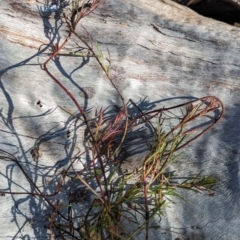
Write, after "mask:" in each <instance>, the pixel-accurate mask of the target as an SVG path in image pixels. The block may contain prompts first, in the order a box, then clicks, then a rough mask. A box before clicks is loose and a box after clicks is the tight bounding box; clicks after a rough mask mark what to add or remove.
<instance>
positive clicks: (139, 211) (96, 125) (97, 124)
mask: <svg viewBox="0 0 240 240" xmlns="http://www.w3.org/2000/svg"><path fill="white" fill-rule="evenodd" d="M103 3H104V2H101V1H100V0H92V1H84V0H77V1H72V4H71V8H70V9H68V10H67V11H65V12H64V13H63V20H64V21H65V23H66V25H67V27H68V35H67V37H66V38H65V40H64V41H63V43H62V44H61V45H58V44H56V45H55V47H54V50H53V52H52V53H51V55H50V56H49V58H48V59H47V60H46V61H45V63H43V64H41V68H42V70H43V71H45V72H46V74H47V75H48V76H49V77H50V78H51V79H52V80H53V81H54V82H55V83H56V84H57V85H58V86H60V87H61V89H62V90H63V91H64V92H65V93H66V94H67V95H68V96H69V97H70V98H71V100H72V101H73V102H74V103H75V105H76V107H77V109H78V111H79V112H80V114H81V116H80V117H78V121H82V122H83V123H84V124H85V126H86V137H87V139H88V146H87V148H86V151H85V152H81V153H78V154H77V155H76V156H75V157H73V158H72V159H71V161H70V164H69V165H68V167H67V168H66V169H64V170H63V171H61V172H59V176H58V178H57V180H56V181H57V184H56V186H57V187H56V189H54V191H53V192H52V193H51V194H46V193H44V191H42V190H41V189H40V188H39V187H38V186H37V185H36V183H35V182H34V179H33V178H32V177H31V176H29V175H28V174H27V172H26V170H25V169H24V167H23V166H22V164H21V163H20V162H19V161H18V159H17V158H16V157H15V156H14V155H13V154H10V153H7V152H6V151H4V150H0V151H1V156H0V158H1V159H2V160H5V161H13V162H14V163H16V164H17V165H18V166H19V168H20V170H21V171H22V173H23V174H24V176H25V177H26V179H27V180H28V181H29V182H30V184H31V186H32V187H33V189H34V191H33V192H27V191H26V192H7V191H0V192H1V193H2V194H29V195H32V196H35V197H37V198H41V199H43V200H44V201H45V203H46V204H47V205H48V206H49V208H50V209H51V214H50V217H49V223H48V225H47V227H48V228H49V231H50V236H51V239H55V238H56V239H60V238H62V239H86V240H88V239H93V240H107V239H114V240H115V239H119V240H120V239H124V240H125V239H135V237H134V236H136V234H138V233H140V232H141V233H144V235H145V239H148V238H149V230H150V229H151V228H159V226H160V225H161V222H159V223H158V224H155V225H154V224H153V223H152V221H151V220H152V219H154V217H156V216H158V218H159V219H161V218H162V217H164V215H163V209H164V207H165V206H167V205H169V204H170V203H171V201H170V199H172V198H173V197H180V198H181V196H180V195H179V193H178V192H177V189H178V188H184V189H189V190H193V191H196V192H201V191H212V187H213V186H214V185H215V184H216V180H215V179H214V177H213V176H204V175H203V173H202V172H201V173H197V174H196V175H195V176H190V177H188V178H187V180H185V181H183V182H177V181H176V180H175V176H174V174H171V173H168V168H169V166H171V164H173V163H174V162H175V161H177V159H178V156H179V153H178V152H177V151H178V150H180V149H182V148H184V147H186V146H187V145H188V144H189V143H191V142H192V141H194V140H195V139H196V138H198V137H199V136H201V135H203V134H204V133H205V132H206V131H208V130H209V129H210V128H211V127H213V126H214V125H215V124H216V123H217V122H218V121H219V120H220V119H221V117H222V115H223V104H222V102H221V101H220V100H219V99H218V98H216V97H214V96H206V97H202V98H199V99H195V100H192V101H189V102H186V103H183V104H179V105H176V106H172V107H168V108H160V109H157V110H152V111H143V110H141V109H140V108H139V107H138V106H137V104H136V103H134V102H133V101H132V100H129V102H128V104H127V103H126V102H125V100H124V98H123V96H122V94H121V92H120V90H119V89H118V88H117V86H116V85H115V84H114V79H113V78H112V77H111V76H110V74H109V71H110V69H111V66H110V61H109V60H108V59H106V58H105V57H104V54H103V52H102V51H101V49H100V47H99V46H98V44H97V42H96V41H93V40H92V38H91V37H90V34H89V33H88V31H87V30H86V29H84V28H83V31H84V34H85V35H86V34H87V36H88V40H86V38H83V37H82V36H81V33H80V28H78V29H77V28H76V27H77V25H78V24H79V22H80V21H81V19H82V18H84V17H87V16H88V15H89V14H91V13H92V12H93V11H94V10H96V9H97V8H99V7H100V6H101V5H102V4H103ZM72 35H75V37H77V39H78V40H79V43H77V46H76V47H78V46H80V45H84V49H87V50H88V54H90V56H92V57H94V58H95V59H96V60H97V62H98V64H99V65H100V66H101V68H102V70H103V71H104V72H105V77H106V78H107V79H108V80H109V81H110V83H111V84H112V86H113V88H114V89H115V90H116V92H117V94H118V95H119V96H120V99H121V101H122V107H121V108H120V110H119V111H118V113H117V114H116V115H115V116H113V117H111V118H109V116H107V114H106V111H105V110H104V109H100V110H99V111H97V112H96V117H95V118H94V119H88V117H87V115H86V113H85V111H84V110H83V108H82V106H81V105H80V104H79V102H78V101H77V100H76V98H75V96H74V95H73V94H72V93H71V92H70V91H69V90H68V89H67V88H66V87H65V86H64V85H63V84H62V83H61V82H60V81H59V80H58V79H57V77H56V76H54V75H53V74H52V73H51V70H50V69H49V68H48V64H49V62H50V61H51V60H54V59H55V58H56V57H57V56H58V55H63V56H64V55H68V54H71V55H72V56H74V57H82V56H85V54H86V53H79V52H78V53H76V54H72V53H70V52H68V51H67V48H66V46H67V43H68V41H69V39H70V38H71V37H72ZM130 105H131V107H132V108H134V109H135V110H136V111H135V112H137V113H136V114H134V116H131V115H130V113H129V106H130ZM64 110H65V111H67V112H68V113H69V115H71V116H72V117H76V118H77V116H76V115H75V114H74V113H73V112H72V111H71V110H69V109H67V110H66V109H64ZM206 119H207V121H206ZM144 128H145V130H146V129H148V130H149V131H150V132H151V137H149V139H148V140H147V142H145V143H146V146H147V148H146V151H144V152H143V153H142V154H141V155H137V156H136V158H135V159H134V160H133V161H134V162H129V161H128V159H125V158H124V154H122V153H123V152H124V151H125V150H124V149H126V145H129V142H130V147H131V141H129V138H131V135H132V134H134V132H135V131H140V130H141V129H144ZM126 143H128V144H126ZM87 152H88V153H89V155H90V160H88V161H87V162H86V164H85V166H84V167H83V168H82V169H81V170H75V168H74V164H75V163H77V162H78V161H79V159H80V157H81V156H83V155H85V154H86V153H87ZM124 165H125V166H128V167H127V168H128V171H126V169H124V168H123V166H124ZM130 165H133V167H132V168H131V167H130ZM185 179H186V178H185ZM90 183H91V184H90ZM76 186H77V187H76ZM64 191H67V192H68V194H67V195H66V196H65V198H62V192H64ZM81 206H84V209H83V208H82V207H81ZM128 225H131V228H128V227H127V226H128Z"/></svg>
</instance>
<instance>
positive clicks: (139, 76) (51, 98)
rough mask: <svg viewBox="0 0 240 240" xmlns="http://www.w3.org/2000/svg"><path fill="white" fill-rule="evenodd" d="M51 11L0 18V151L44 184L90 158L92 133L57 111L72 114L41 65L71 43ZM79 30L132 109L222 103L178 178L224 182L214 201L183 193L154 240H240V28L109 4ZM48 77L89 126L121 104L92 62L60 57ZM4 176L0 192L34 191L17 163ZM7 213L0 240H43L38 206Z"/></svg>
mask: <svg viewBox="0 0 240 240" xmlns="http://www.w3.org/2000/svg"><path fill="white" fill-rule="evenodd" d="M46 2H48V1H46ZM54 2H55V3H54V4H56V2H58V1H54ZM54 4H53V5H51V6H50V5H48V6H47V5H44V2H43V1H42V2H41V1H37V2H36V1H35V0H31V1H30V0H29V1H27V0H26V1H17V0H8V1H3V2H2V3H1V10H0V11H1V18H0V31H1V32H0V39H1V45H0V49H1V55H0V77H1V81H0V87H1V91H0V100H1V103H2V106H1V112H0V113H1V115H0V116H1V120H0V124H1V126H0V134H1V135H0V136H1V142H0V147H1V149H3V150H5V151H8V152H10V153H12V154H14V155H15V156H16V157H17V158H18V159H19V160H21V161H22V162H26V167H27V168H28V169H29V171H31V173H32V176H33V178H35V179H36V181H38V182H39V183H40V184H41V183H42V182H41V181H42V177H44V178H45V179H49V180H51V179H52V177H53V176H54V174H56V173H57V171H58V170H60V169H61V168H62V167H63V166H65V165H67V163H68V159H69V158H70V157H71V156H73V154H74V152H76V151H78V150H80V149H82V148H83V146H82V138H83V133H84V130H85V129H84V127H83V126H81V124H80V123H79V122H77V121H76V119H72V118H71V117H70V116H69V114H67V113H66V112H64V111H62V110H61V108H60V107H67V108H69V109H72V111H75V110H76V108H75V106H74V105H73V103H72V102H71V100H70V99H69V98H68V97H67V96H66V95H65V94H64V93H63V92H62V91H61V90H60V88H59V87H57V86H56V85H55V84H54V83H53V82H52V80H51V79H50V78H49V77H48V76H47V75H46V73H45V72H43V71H42V70H41V69H40V66H39V62H43V61H44V59H46V57H47V56H46V54H45V55H44V54H42V53H41V52H40V51H42V50H43V49H45V50H46V51H45V53H46V52H47V50H48V49H49V48H50V47H51V44H52V43H56V42H58V41H60V42H61V41H62V39H63V37H62V36H65V35H66V32H65V30H66V26H65V25H64V23H63V22H62V21H61V19H60V18H59V15H58V13H59V11H61V9H59V11H57V12H55V10H56V9H57V7H56V5H54ZM81 23H82V25H83V26H84V27H85V28H87V29H88V31H89V33H90V34H91V36H92V38H93V39H94V40H95V41H97V42H98V43H99V46H100V48H101V49H102V50H103V52H104V54H105V55H107V49H108V50H109V52H110V59H111V63H112V69H111V74H112V75H114V76H115V83H116V84H117V86H118V87H119V88H120V90H121V91H122V94H123V96H124V97H125V99H129V98H131V99H133V100H134V101H135V102H139V101H142V100H143V99H145V101H144V102H143V104H142V106H143V107H148V108H154V107H160V106H169V105H172V104H173V103H179V102H184V101H186V100H187V99H189V98H191V97H201V96H205V95H215V96H217V97H219V98H220V99H221V100H222V101H223V102H224V104H225V106H226V113H225V115H224V119H223V120H222V121H221V122H220V124H219V125H217V126H216V127H215V128H214V129H213V130H211V131H210V132H209V133H208V134H206V135H205V136H203V137H202V138H201V139H199V140H198V141H196V142H195V143H193V144H191V146H190V147H189V148H188V150H187V151H186V152H184V154H183V155H182V157H181V159H179V162H178V164H177V165H175V166H174V168H173V170H177V171H180V173H179V174H181V175H184V174H185V175H189V174H190V173H197V172H199V171H200V170H204V171H205V173H206V174H209V173H213V174H214V175H215V176H216V177H217V178H218V179H219V183H218V185H217V188H216V193H215V196H213V197H209V196H207V195H204V194H201V195H199V194H193V193H183V194H184V197H185V198H186V199H187V200H188V203H185V202H183V201H178V200H176V203H177V204H176V205H171V208H169V209H167V212H166V218H165V220H163V221H162V223H161V226H162V228H161V229H160V230H153V231H152V232H151V238H150V239H176V238H180V239H238V238H239V230H238V228H239V224H240V218H239V211H240V203H239V199H238V198H239V195H240V187H239V178H240V173H239V170H240V167H239V156H240V155H239V144H240V121H239V116H240V110H239V109H240V108H239V107H240V104H239V102H240V94H239V91H240V83H239V81H240V61H239V60H240V54H239V50H240V47H239V46H240V29H239V28H236V27H234V26H230V25H227V24H224V23H221V22H217V21H214V20H211V19H207V18H204V17H201V16H199V15H198V14H196V13H194V12H193V11H191V10H189V9H187V8H185V7H183V6H180V5H177V4H176V3H173V2H171V1H168V0H161V1H156V0H132V1H127V0H115V1H108V2H107V3H106V4H105V5H104V6H103V7H102V8H101V9H98V10H97V11H96V12H95V13H93V14H92V15H91V16H89V17H87V18H85V19H83V20H82V22H81ZM153 26H155V27H156V28H157V29H158V30H156V28H154V27H153ZM77 29H78V31H79V32H81V31H82V32H83V30H82V28H81V27H80V26H79V27H78V28H77ZM41 45H42V46H41ZM40 46H41V49H40V48H39V47H40ZM68 46H69V47H71V46H74V41H72V42H71V43H70V44H69V45H68ZM50 69H51V71H52V72H53V73H54V74H55V76H57V77H58V78H59V79H60V80H61V81H62V83H64V84H65V86H67V87H68V88H69V89H70V91H71V92H72V93H73V94H75V96H77V99H78V100H79V102H80V103H81V104H82V105H83V106H84V108H85V109H89V110H93V111H92V113H89V115H91V114H93V113H94V109H99V108H100V107H101V106H103V107H113V106H114V105H118V104H120V100H119V98H118V96H117V94H116V92H115V91H114V89H113V88H112V86H111V84H110V83H109V82H108V81H107V80H106V79H105V78H104V74H103V73H102V71H101V69H100V68H99V66H98V65H97V64H96V62H95V60H94V59H91V58H87V57H85V58H75V57H67V56H64V57H63V56H61V57H60V58H59V59H57V60H56V61H55V62H53V63H51V68H50ZM144 104H145V105H144ZM73 129H76V131H73ZM68 130H70V132H71V134H70V136H68ZM34 160H35V161H34ZM36 160H37V161H36ZM29 163H32V164H33V166H32V165H29ZM34 165H35V166H34ZM36 165H37V166H36ZM0 173H1V177H0V188H1V189H5V190H11V191H20V190H23V189H21V186H24V187H25V189H30V187H29V184H28V183H27V182H26V181H25V180H24V177H23V176H22V175H21V173H20V171H19V169H17V167H16V166H15V165H14V164H12V163H9V162H1V163H0ZM42 184H43V183H42ZM0 206H1V211H0V212H1V213H0V226H1V227H0V238H1V239H4V240H7V239H25V238H27V239H36V238H37V239H46V235H47V231H46V229H44V228H42V225H44V224H45V222H46V220H45V218H46V212H44V210H43V209H44V204H43V203H42V202H41V201H38V200H36V199H33V198H31V197H29V196H24V195H22V196H21V195H20V196H19V195H14V196H10V195H6V196H1V197H0ZM139 239H140V238H139Z"/></svg>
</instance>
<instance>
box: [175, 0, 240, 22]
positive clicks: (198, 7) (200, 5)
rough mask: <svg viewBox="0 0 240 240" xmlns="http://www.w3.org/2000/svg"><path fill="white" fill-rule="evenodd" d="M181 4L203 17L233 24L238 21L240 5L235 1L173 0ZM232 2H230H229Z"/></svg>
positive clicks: (239, 19) (239, 20) (239, 18)
mask: <svg viewBox="0 0 240 240" xmlns="http://www.w3.org/2000/svg"><path fill="white" fill-rule="evenodd" d="M174 1H176V2H178V3H180V4H182V5H185V6H188V7H189V8H191V9H192V10H194V11H195V12H197V13H198V14H200V15H203V16H205V17H209V18H213V19H216V20H218V21H221V22H225V23H228V24H230V25H234V24H235V23H240V5H239V6H238V7H237V5H238V3H237V1H229V2H226V1H224V0H210V1H209V0H200V1H190V0H182V1H181V0H174ZM230 2H232V4H231V3H230Z"/></svg>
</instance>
